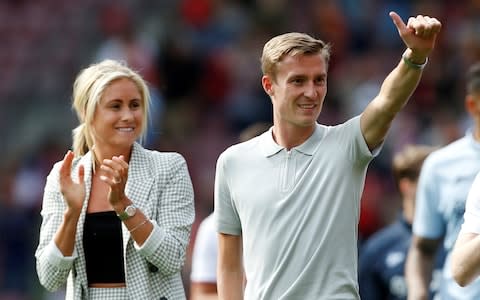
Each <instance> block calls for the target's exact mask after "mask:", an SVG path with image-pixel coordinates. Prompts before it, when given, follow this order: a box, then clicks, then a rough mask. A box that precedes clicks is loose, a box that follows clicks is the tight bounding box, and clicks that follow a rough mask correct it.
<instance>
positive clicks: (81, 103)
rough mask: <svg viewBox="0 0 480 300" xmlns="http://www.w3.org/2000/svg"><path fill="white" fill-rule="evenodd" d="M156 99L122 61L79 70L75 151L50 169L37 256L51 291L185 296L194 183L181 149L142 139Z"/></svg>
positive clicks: (86, 295) (83, 295)
mask: <svg viewBox="0 0 480 300" xmlns="http://www.w3.org/2000/svg"><path fill="white" fill-rule="evenodd" d="M149 102H150V96H149V92H148V88H147V86H146V84H145V82H144V81H143V79H142V78H141V77H140V76H139V75H138V74H137V73H136V72H134V71H132V70H131V69H129V68H128V67H127V66H125V65H123V64H121V63H119V62H116V61H112V60H105V61H103V62H100V63H98V64H94V65H91V66H90V67H88V68H86V69H84V70H83V71H82V72H81V73H80V74H79V75H78V77H77V79H76V81H75V84H74V87H73V107H74V109H75V111H76V113H77V115H78V118H79V120H80V125H79V126H78V127H77V128H76V129H75V130H74V131H73V152H72V151H68V152H67V153H66V155H65V157H64V159H63V161H61V162H58V163H57V164H55V166H54V167H53V169H52V171H51V172H50V175H49V176H48V178H47V183H46V186H45V192H44V199H43V207H42V212H41V215H42V218H43V221H42V226H41V229H40V241H39V245H38V248H37V251H36V253H35V256H36V259H37V273H38V277H39V279H40V282H41V284H42V285H43V286H44V287H45V288H46V289H48V290H52V291H53V290H56V289H58V288H59V287H61V286H62V285H63V284H64V283H65V282H66V281H67V291H66V293H67V299H102V300H103V299H165V300H166V299H169V300H170V299H185V292H184V288H183V285H182V279H181V269H182V267H183V264H184V261H185V255H186V247H187V245H188V243H189V237H190V230H191V225H192V223H193V220H194V204H193V189H192V184H191V180H190V176H189V173H188V169H187V165H186V163H185V160H184V159H183V157H182V156H181V155H179V154H176V153H160V152H156V151H150V150H146V149H144V148H142V146H140V144H138V143H137V142H136V141H137V140H138V139H139V138H140V137H142V136H143V135H145V133H146V127H147V123H148V112H149ZM67 277H68V280H67Z"/></svg>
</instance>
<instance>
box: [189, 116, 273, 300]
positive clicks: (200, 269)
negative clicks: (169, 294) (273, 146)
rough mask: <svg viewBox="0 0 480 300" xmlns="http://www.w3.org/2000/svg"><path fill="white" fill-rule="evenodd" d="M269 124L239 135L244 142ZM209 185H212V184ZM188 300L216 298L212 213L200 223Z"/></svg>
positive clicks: (251, 126) (254, 126)
mask: <svg viewBox="0 0 480 300" xmlns="http://www.w3.org/2000/svg"><path fill="white" fill-rule="evenodd" d="M270 126H271V125H270V124H269V123H254V124H251V125H250V126H248V127H247V128H245V129H244V130H243V131H242V132H241V133H240V135H239V139H238V140H239V141H240V142H245V141H247V140H249V139H251V138H254V137H256V136H257V135H260V134H262V133H263V132H265V131H267V130H268V129H269V128H270ZM210 184H213V183H212V182H211V183H210ZM190 281H191V286H190V300H215V299H218V297H217V231H216V228H215V220H214V217H213V213H211V214H210V215H209V216H208V217H206V218H205V219H203V221H202V222H201V224H200V226H199V228H198V231H197V234H196V238H195V242H194V250H193V256H192V271H191V274H190Z"/></svg>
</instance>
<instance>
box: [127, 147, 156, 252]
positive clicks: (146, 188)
mask: <svg viewBox="0 0 480 300" xmlns="http://www.w3.org/2000/svg"><path fill="white" fill-rule="evenodd" d="M153 182H154V176H153V174H152V166H151V162H150V157H149V155H148V150H145V149H144V148H143V147H142V146H140V145H139V144H138V143H135V144H134V145H133V149H132V155H131V157H130V163H129V167H128V179H127V184H126V186H125V195H126V196H127V197H128V198H129V199H130V200H132V202H133V203H134V204H135V206H137V207H138V208H139V209H141V210H142V212H143V213H144V214H145V215H146V216H147V217H148V218H151V217H152V215H153V213H154V211H153V210H152V205H151V204H152V203H150V201H149V196H150V193H151V189H152V186H153ZM129 238H130V233H129V232H128V230H127V228H126V227H125V225H123V245H124V248H125V249H126V246H127V242H128V240H129Z"/></svg>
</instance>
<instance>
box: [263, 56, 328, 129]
mask: <svg viewBox="0 0 480 300" xmlns="http://www.w3.org/2000/svg"><path fill="white" fill-rule="evenodd" d="M262 83H263V86H264V89H265V91H266V92H267V93H268V94H269V95H270V97H271V99H272V103H273V113H274V122H275V123H276V124H278V125H280V126H282V125H286V126H289V127H290V126H293V127H309V128H310V127H312V126H315V123H316V121H317V119H318V116H319V115H320V112H321V111H322V105H323V101H324V99H325V95H326V93H327V65H326V63H325V59H324V58H323V56H322V55H321V54H312V55H296V56H290V55H287V56H285V57H284V58H283V59H282V60H281V61H280V62H279V63H278V64H277V67H276V76H275V79H273V78H272V77H270V76H268V75H265V76H264V77H263V78H262Z"/></svg>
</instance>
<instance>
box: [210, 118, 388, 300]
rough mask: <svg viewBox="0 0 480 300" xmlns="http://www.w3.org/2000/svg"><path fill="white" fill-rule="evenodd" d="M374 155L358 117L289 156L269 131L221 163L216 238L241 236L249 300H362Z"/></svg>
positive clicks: (320, 129)
mask: <svg viewBox="0 0 480 300" xmlns="http://www.w3.org/2000/svg"><path fill="white" fill-rule="evenodd" d="M379 149H380V147H379V148H378V149H377V150H376V151H375V153H374V154H372V153H371V152H370V151H369V149H368V147H367V145H366V143H365V140H364V138H363V136H362V133H361V130H360V117H359V116H357V117H355V118H353V119H351V120H349V121H347V122H346V123H343V124H340V125H337V126H324V125H319V124H317V127H316V129H315V131H314V133H313V134H312V136H311V137H310V138H309V139H308V140H307V141H305V142H304V143H303V144H302V145H300V146H298V147H294V148H292V149H291V150H290V151H287V150H286V149H285V148H283V147H281V146H279V145H278V144H276V143H275V141H274V140H273V138H272V131H271V129H270V130H269V131H267V132H266V133H264V134H262V135H260V136H258V137H256V138H253V139H251V140H249V141H247V142H244V143H240V144H237V145H234V146H231V147H230V148H228V149H227V150H226V151H225V152H224V153H222V154H221V155H220V157H219V159H218V162H217V170H216V178H215V215H216V218H217V219H216V221H217V230H218V231H219V232H222V233H226V234H232V235H242V238H243V247H244V249H243V250H244V265H245V272H246V277H247V286H246V290H245V299H265V300H266V299H289V300H291V299H302V300H303V299H333V298H335V299H359V294H358V283H357V238H358V229H357V228H358V220H359V214H360V210H359V207H360V198H361V194H362V191H363V187H364V182H365V175H366V171H367V166H368V164H369V162H370V161H371V160H372V158H373V157H374V156H375V155H376V154H377V153H378V151H379Z"/></svg>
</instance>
